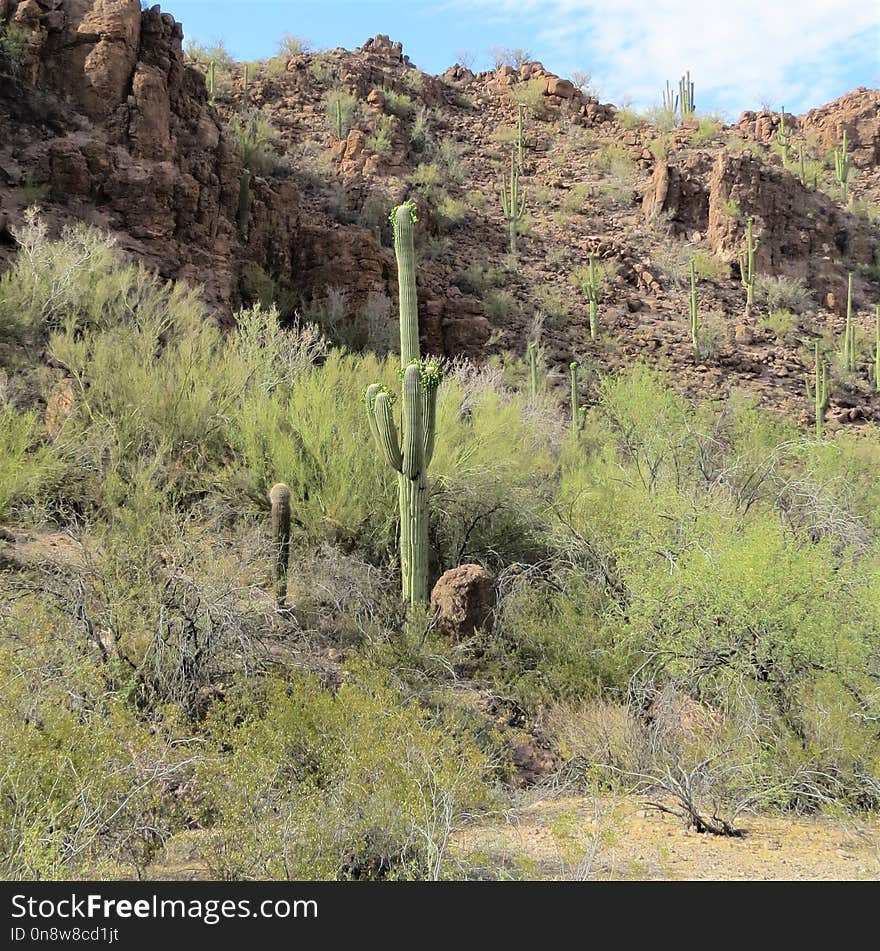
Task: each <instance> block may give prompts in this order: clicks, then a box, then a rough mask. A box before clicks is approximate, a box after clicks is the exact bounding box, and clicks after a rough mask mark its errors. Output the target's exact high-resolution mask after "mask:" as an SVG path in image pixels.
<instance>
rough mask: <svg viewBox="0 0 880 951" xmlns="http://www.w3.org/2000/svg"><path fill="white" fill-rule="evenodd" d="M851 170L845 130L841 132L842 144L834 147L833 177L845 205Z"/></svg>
mask: <svg viewBox="0 0 880 951" xmlns="http://www.w3.org/2000/svg"><path fill="white" fill-rule="evenodd" d="M851 168H852V159H851V158H850V154H849V151H848V147H847V143H846V129H844V130H843V142H842V143H841V144H840V145H836V146H835V147H834V177H835V178H836V179H837V182H838V184H839V185H840V192H841V197H842V198H843V201H844V203H846V199H847V194H848V190H849V186H848V184H847V183H848V181H849V170H850V169H851Z"/></svg>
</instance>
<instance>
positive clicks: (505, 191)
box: [501, 152, 526, 254]
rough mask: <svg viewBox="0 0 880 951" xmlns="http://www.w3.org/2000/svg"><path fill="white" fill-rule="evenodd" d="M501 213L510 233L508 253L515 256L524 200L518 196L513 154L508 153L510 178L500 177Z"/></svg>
mask: <svg viewBox="0 0 880 951" xmlns="http://www.w3.org/2000/svg"><path fill="white" fill-rule="evenodd" d="M501 212H502V214H503V215H504V220H505V221H506V222H507V229H508V231H509V233H510V253H511V254H516V237H517V235H518V234H519V226H520V222H521V221H522V220H523V218H525V216H526V198H525V195H522V194H520V190H519V168H518V167H517V164H516V154H515V153H514V152H511V153H510V178H507V177H506V176H505V175H502V176H501Z"/></svg>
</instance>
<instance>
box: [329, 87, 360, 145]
mask: <svg viewBox="0 0 880 951" xmlns="http://www.w3.org/2000/svg"><path fill="white" fill-rule="evenodd" d="M358 110H359V104H358V99H357V96H355V95H354V93H351V92H349V91H348V90H347V89H331V90H330V92H328V93H327V94H326V95H325V96H324V115H325V117H326V121H327V128H328V129H329V130H330V131H331V132H332V133H333V135H335V136H336V138H337V139H344V138H345V137H346V136H347V135H348V133H349V132H350V131H351V128H352V126H354V124H355V123H356V122H357V118H358Z"/></svg>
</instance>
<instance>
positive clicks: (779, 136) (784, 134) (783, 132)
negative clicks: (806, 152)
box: [776, 106, 791, 165]
mask: <svg viewBox="0 0 880 951" xmlns="http://www.w3.org/2000/svg"><path fill="white" fill-rule="evenodd" d="M776 141H777V142H778V143H779V147H780V148H781V149H782V162H783V164H784V165H788V156H789V150H790V149H791V132H790V131H789V130H788V127H787V126H786V125H785V106H783V107H782V116H781V117H780V119H779V128H778V129H777V130H776Z"/></svg>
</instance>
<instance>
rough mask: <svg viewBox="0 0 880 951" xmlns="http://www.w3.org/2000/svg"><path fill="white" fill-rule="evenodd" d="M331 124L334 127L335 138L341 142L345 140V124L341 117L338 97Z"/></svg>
mask: <svg viewBox="0 0 880 951" xmlns="http://www.w3.org/2000/svg"><path fill="white" fill-rule="evenodd" d="M333 124H334V126H335V127H336V138H337V139H339V140H340V141H341V140H342V139H344V138H345V122H344V121H343V116H342V99H341V98H340V97H339V96H338V95H337V97H336V102H335V107H334V116H333Z"/></svg>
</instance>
